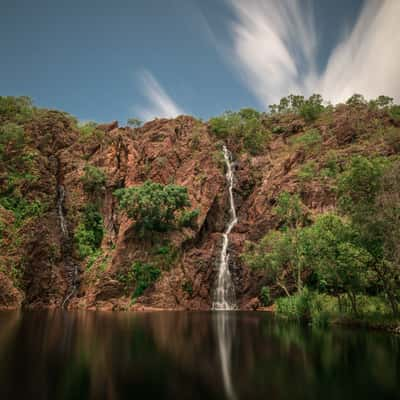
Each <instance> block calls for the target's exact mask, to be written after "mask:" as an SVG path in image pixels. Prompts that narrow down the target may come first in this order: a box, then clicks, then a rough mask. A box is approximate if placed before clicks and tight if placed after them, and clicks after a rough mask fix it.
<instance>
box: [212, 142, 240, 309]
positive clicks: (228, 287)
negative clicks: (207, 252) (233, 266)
mask: <svg viewBox="0 0 400 400" xmlns="http://www.w3.org/2000/svg"><path fill="white" fill-rule="evenodd" d="M223 152H224V158H225V163H226V167H227V171H226V180H227V182H228V191H229V205H230V214H231V219H230V221H229V223H228V225H227V227H226V229H225V232H224V233H223V235H222V237H223V241H222V249H221V256H220V261H219V269H218V281H217V287H216V290H215V295H214V301H213V304H212V309H213V310H233V309H235V308H236V302H235V287H234V285H233V282H232V277H231V273H230V271H229V253H228V245H229V234H230V233H231V231H232V229H233V227H234V226H235V225H236V224H237V221H238V219H237V216H236V208H235V201H234V198H233V178H234V176H233V171H232V157H231V153H230V152H229V150H228V149H227V148H226V146H223Z"/></svg>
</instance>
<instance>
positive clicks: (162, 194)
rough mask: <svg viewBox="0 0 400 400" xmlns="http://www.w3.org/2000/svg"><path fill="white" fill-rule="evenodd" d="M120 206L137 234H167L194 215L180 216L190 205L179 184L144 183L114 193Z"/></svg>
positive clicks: (190, 219) (184, 189) (184, 190)
mask: <svg viewBox="0 0 400 400" xmlns="http://www.w3.org/2000/svg"><path fill="white" fill-rule="evenodd" d="M114 194H115V196H116V197H117V198H118V200H119V204H120V207H121V208H122V209H124V210H125V211H126V212H127V214H128V216H129V217H130V218H132V219H134V220H135V227H136V228H137V229H138V231H139V232H141V233H142V234H145V233H146V232H152V231H155V232H166V231H168V230H170V229H172V228H174V227H176V226H177V225H178V224H179V221H180V218H183V220H184V221H185V222H186V223H188V221H193V218H194V217H195V212H192V213H189V214H187V215H186V216H185V217H183V215H184V213H185V212H187V211H186V207H189V206H190V201H189V196H188V193H187V189H186V188H185V187H183V186H179V185H174V184H170V185H162V184H160V183H155V182H152V181H146V182H145V183H144V184H143V185H140V186H135V187H131V188H124V189H118V190H116V191H115V192H114Z"/></svg>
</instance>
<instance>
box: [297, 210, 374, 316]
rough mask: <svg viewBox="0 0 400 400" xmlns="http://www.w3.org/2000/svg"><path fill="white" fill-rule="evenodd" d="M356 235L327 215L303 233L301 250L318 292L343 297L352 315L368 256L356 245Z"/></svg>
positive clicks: (364, 280) (367, 273) (365, 276)
mask: <svg viewBox="0 0 400 400" xmlns="http://www.w3.org/2000/svg"><path fill="white" fill-rule="evenodd" d="M359 243H360V235H359V233H358V232H357V231H355V230H354V228H353V227H352V226H351V225H350V224H348V223H346V222H344V221H343V220H342V219H341V218H340V217H338V216H336V215H333V214H327V215H322V216H320V217H318V218H317V220H316V222H315V223H314V224H313V225H312V226H311V227H309V228H307V229H305V231H304V235H303V244H302V247H303V248H306V249H307V251H306V252H305V260H306V263H307V264H308V265H310V266H312V268H313V270H314V271H315V272H316V274H317V276H318V280H319V285H320V288H321V289H322V290H328V291H329V292H331V293H333V294H340V293H346V294H347V295H348V296H349V298H350V300H351V302H352V305H353V311H354V312H355V313H356V312H357V308H356V295H357V294H359V293H362V292H364V291H365V290H366V288H367V287H368V284H369V279H370V277H371V274H370V271H369V268H368V266H369V263H370V262H371V261H372V256H371V255H370V254H369V253H368V251H367V250H365V249H364V248H363V247H362V246H361V245H360V244H359Z"/></svg>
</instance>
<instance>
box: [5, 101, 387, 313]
mask: <svg viewBox="0 0 400 400" xmlns="http://www.w3.org/2000/svg"><path fill="white" fill-rule="evenodd" d="M371 113H372V114H373V112H370V114H371ZM370 114H368V113H367V114H366V115H364V116H363V120H362V123H363V125H362V129H361V128H360V124H361V122H360V121H358V122H357V121H354V119H352V118H351V116H350V115H349V114H348V111H347V110H346V109H341V108H340V107H338V108H337V109H336V110H335V112H334V115H332V116H331V118H330V119H329V120H327V121H317V122H316V123H315V124H314V125H313V126H306V124H305V123H304V121H303V120H299V119H298V117H296V118H294V117H293V118H289V117H287V116H285V117H283V118H282V119H281V120H280V119H279V118H278V117H274V118H275V119H276V121H275V120H273V121H272V122H271V121H270V122H268V123H270V124H271V123H272V124H274V125H273V126H274V127H277V129H275V131H277V132H278V133H276V134H274V135H273V136H272V138H271V140H270V142H269V143H268V145H267V146H266V148H265V151H263V152H261V153H260V154H259V155H257V156H250V155H249V154H248V153H243V152H241V150H240V148H239V147H238V146H237V144H235V143H233V142H232V143H229V141H228V146H229V147H230V149H231V150H232V152H233V157H234V164H233V168H234V174H235V184H234V197H235V202H236V208H237V214H238V224H237V225H236V226H235V227H234V229H233V230H232V232H231V234H230V247H229V254H230V268H231V272H232V276H233V281H234V284H235V288H236V296H237V300H238V305H239V306H240V307H241V308H242V309H248V310H253V309H257V308H258V307H260V301H259V299H258V295H259V293H260V289H261V287H262V286H263V285H265V284H267V283H268V278H267V277H266V276H265V274H263V273H261V272H256V271H252V270H250V269H248V268H247V267H246V265H245V264H244V263H243V262H242V260H241V257H240V255H241V254H242V253H243V251H244V249H245V246H246V242H247V241H257V240H258V239H260V238H261V237H262V236H263V235H265V233H266V232H268V230H269V229H275V228H277V227H278V226H279V220H278V219H277V217H276V215H275V214H274V212H273V207H274V204H275V203H276V199H277V197H278V195H279V193H281V192H282V191H283V190H285V191H288V192H290V193H294V192H296V193H299V194H300V196H301V198H302V200H303V202H304V204H305V206H306V207H307V210H308V212H309V214H310V218H311V217H312V216H313V215H314V214H318V213H321V212H324V211H327V210H330V209H332V208H333V207H334V206H335V203H336V198H335V191H334V188H333V187H332V185H331V183H330V181H329V179H325V180H324V179H311V180H301V179H300V178H299V171H300V169H301V168H302V167H303V166H304V164H305V163H307V162H310V161H311V162H313V165H314V167H315V168H316V169H317V171H319V170H321V169H322V168H324V166H325V163H326V160H327V157H328V153H329V151H331V150H332V149H334V150H335V152H336V155H337V156H338V157H337V159H338V160H339V161H338V166H339V168H340V163H341V162H342V161H340V160H345V159H346V158H348V157H349V156H351V155H352V154H358V153H365V154H371V153H379V154H386V153H387V152H388V151H389V149H387V148H386V145H385V144H384V143H383V142H382V141H381V142H376V143H373V142H367V141H365V142H363V141H362V138H363V135H368V134H369V133H370V132H372V130H373V129H374V125H373V124H374V122H373V121H374V118H375V119H376V118H381V120H382V123H390V121H389V120H388V119H387V120H385V119H384V118H383V117H382V116H379V115H375V114H374V115H372V114H371V115H370ZM278 128H279V129H278ZM310 128H316V129H318V130H319V132H321V135H322V140H321V143H320V144H319V147H318V149H317V150H315V149H311V150H310V149H306V148H301V147H298V146H296V145H294V144H293V143H294V142H293V140H292V139H293V138H296V137H297V136H299V135H301V134H303V133H304V131H305V130H306V129H310ZM25 130H26V133H27V135H28V136H29V138H30V143H29V146H30V149H31V152H32V154H34V157H33V160H34V161H32V162H33V168H34V170H35V174H36V175H37V179H36V180H33V181H32V182H31V183H29V185H28V186H27V187H24V188H22V189H23V194H24V196H26V198H28V199H40V201H41V202H42V204H45V205H46V208H45V210H44V211H43V213H42V214H41V215H40V216H39V217H37V218H36V219H35V220H32V222H29V220H28V222H27V223H26V224H25V225H24V226H23V227H20V228H18V229H17V228H16V230H14V231H13V232H14V234H18V238H19V239H18V240H19V241H16V240H15V237H12V236H9V237H8V236H4V237H2V240H1V241H0V243H1V250H2V252H1V254H0V267H1V268H0V306H2V307H18V306H20V305H22V304H23V305H25V306H30V307H60V306H61V305H62V304H63V301H64V300H65V298H66V296H67V295H68V293H70V291H71V282H70V281H71V279H70V272H71V265H78V267H79V268H78V274H79V276H78V278H77V282H78V284H77V285H76V292H75V293H74V295H73V296H71V298H70V299H69V301H68V303H67V306H68V307H70V308H87V309H107V310H126V309H132V310H142V309H194V310H202V309H209V308H210V306H211V303H212V293H213V289H214V283H215V280H216V268H217V264H218V261H219V255H220V250H221V244H222V232H223V231H224V228H225V223H226V221H227V220H228V219H229V215H228V214H227V213H228V212H229V207H228V198H227V187H226V180H225V176H224V165H223V163H221V143H220V142H218V140H217V139H216V138H215V137H214V136H213V135H212V134H211V133H210V132H209V128H208V126H207V125H206V124H204V123H201V122H199V121H197V120H196V119H194V118H192V117H187V116H181V117H178V118H176V119H173V120H167V119H156V120H154V121H151V122H149V123H146V124H145V125H143V126H142V127H140V128H136V129H131V128H119V127H118V123H117V122H113V123H110V124H103V125H100V126H98V127H97V129H96V130H95V131H94V132H92V133H91V134H90V135H87V136H85V135H82V133H80V132H79V131H78V129H77V127H76V126H75V125H74V123H73V121H72V120H71V118H70V117H69V116H67V115H66V114H64V113H59V112H56V111H48V112H46V113H44V115H42V116H41V117H40V118H36V119H34V120H32V121H31V122H30V123H28V124H26V127H25ZM355 142H356V144H357V145H354V143H355ZM88 164H90V165H92V166H95V167H97V168H100V169H101V170H102V171H103V172H104V174H105V182H106V183H105V185H104V187H102V188H100V190H99V191H98V192H97V193H96V194H95V197H93V194H88V193H87V192H85V190H84V187H83V183H82V176H83V175H84V169H85V167H86V166H87V165H88ZM146 180H152V181H155V182H160V183H163V184H168V183H176V184H179V185H183V186H185V187H186V188H187V189H188V194H189V197H190V201H191V205H192V208H193V209H198V211H199V215H198V218H197V226H196V227H193V228H184V229H182V230H176V231H171V232H169V233H165V234H163V235H157V236H154V237H153V238H151V240H147V241H144V240H143V239H142V238H140V237H138V235H137V234H136V233H135V231H134V229H132V222H133V221H131V220H130V219H129V218H128V217H127V216H126V215H125V214H124V213H123V212H122V211H121V210H120V209H119V208H118V204H117V201H116V198H115V196H114V195H113V192H114V191H115V190H116V189H118V188H122V187H130V186H135V185H139V184H142V183H143V182H145V181H146ZM60 186H62V187H63V189H64V197H63V204H62V208H63V213H64V214H63V215H64V218H65V224H66V230H67V238H66V236H65V232H63V229H62V227H61V226H60V220H59V212H58V211H59V210H58V207H59V204H58V200H59V197H58V196H59V193H58V188H59V187H60ZM91 203H96V204H98V205H99V209H100V212H101V215H102V217H103V221H104V230H105V232H104V238H103V242H102V244H101V252H99V254H97V255H96V257H92V259H91V260H88V259H86V260H81V259H79V257H78V255H77V254H76V249H75V244H74V240H73V237H74V232H75V231H76V229H77V226H78V224H79V222H80V220H81V214H82V211H83V209H84V207H85V205H87V204H91ZM12 218H13V217H12V214H11V213H9V212H8V211H6V210H5V209H4V208H2V207H0V226H1V224H3V225H4V224H6V225H12V224H13V221H12ZM160 247H163V251H162V252H160V251H158V249H159V248H160ZM135 261H140V262H143V263H156V264H157V266H158V267H159V268H160V269H161V272H162V273H161V276H160V278H159V279H158V280H157V282H156V283H155V284H154V285H152V286H151V287H149V288H148V289H146V291H145V292H144V293H143V294H142V295H141V296H140V297H138V298H136V299H134V300H132V293H133V291H134V282H127V281H126V280H125V279H122V278H123V277H124V276H125V275H126V274H127V273H128V272H129V269H130V266H131V265H132V263H134V262H135ZM16 265H18V266H19V267H18V268H17V269H15V267H14V266H16ZM13 268H14V269H13ZM14 272H15V273H16V274H19V276H18V279H13V275H12V274H13V273H14ZM17 281H18V284H17V283H16V282H17ZM274 291H276V292H277V293H278V292H279V289H278V288H272V292H274Z"/></svg>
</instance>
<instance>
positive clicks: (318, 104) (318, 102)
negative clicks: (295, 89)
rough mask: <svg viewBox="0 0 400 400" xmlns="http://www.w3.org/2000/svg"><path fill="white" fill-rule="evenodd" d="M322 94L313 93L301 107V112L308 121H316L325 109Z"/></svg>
mask: <svg viewBox="0 0 400 400" xmlns="http://www.w3.org/2000/svg"><path fill="white" fill-rule="evenodd" d="M322 102H323V100H322V96H321V95H319V94H313V95H312V96H310V97H309V98H308V99H307V100H306V101H304V104H302V105H301V106H300V108H299V114H300V115H301V116H302V117H303V118H304V120H305V121H306V122H313V121H315V120H316V119H317V118H318V117H319V115H320V114H321V113H322V112H323V111H324V106H323V105H322Z"/></svg>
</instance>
